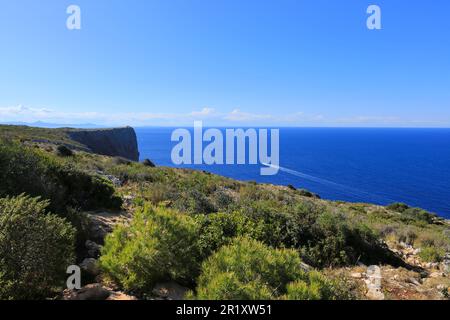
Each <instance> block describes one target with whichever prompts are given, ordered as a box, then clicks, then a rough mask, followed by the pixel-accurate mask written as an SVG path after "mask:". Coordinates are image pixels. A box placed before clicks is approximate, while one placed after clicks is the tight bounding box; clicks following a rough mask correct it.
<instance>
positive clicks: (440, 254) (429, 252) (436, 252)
mask: <svg viewBox="0 0 450 320" xmlns="http://www.w3.org/2000/svg"><path fill="white" fill-rule="evenodd" d="M444 255H445V250H443V249H442V248H437V247H424V248H422V249H421V250H420V252H419V257H420V258H421V259H422V260H423V261H424V262H441V261H442V259H443V258H444Z"/></svg>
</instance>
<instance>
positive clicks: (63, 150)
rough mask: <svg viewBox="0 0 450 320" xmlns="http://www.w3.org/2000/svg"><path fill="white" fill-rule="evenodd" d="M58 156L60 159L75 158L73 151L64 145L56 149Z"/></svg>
mask: <svg viewBox="0 0 450 320" xmlns="http://www.w3.org/2000/svg"><path fill="white" fill-rule="evenodd" d="M56 154H57V155H58V156H60V157H71V156H73V151H72V150H70V149H69V148H67V147H66V146H64V145H60V146H58V147H57V148H56Z"/></svg>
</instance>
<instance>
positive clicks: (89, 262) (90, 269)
mask: <svg viewBox="0 0 450 320" xmlns="http://www.w3.org/2000/svg"><path fill="white" fill-rule="evenodd" d="M80 268H81V270H83V271H85V272H87V273H89V274H90V275H93V276H94V277H95V276H97V275H99V273H100V269H99V267H98V265H97V260H95V259H93V258H86V259H84V260H83V262H82V263H80Z"/></svg>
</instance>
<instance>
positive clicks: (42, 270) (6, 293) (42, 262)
mask: <svg viewBox="0 0 450 320" xmlns="http://www.w3.org/2000/svg"><path fill="white" fill-rule="evenodd" d="M47 206H48V202H47V201H40V200H39V199H38V198H30V197H27V196H23V195H21V196H19V197H17V198H3V199H0V299H40V298H45V297H48V296H49V295H50V294H51V293H52V291H53V290H55V289H58V288H59V287H61V286H62V285H63V283H64V279H65V277H66V268H67V267H68V266H69V265H71V264H73V262H74V239H75V230H74V228H73V227H72V226H71V225H70V223H68V222H67V221H65V220H64V219H62V218H59V217H57V216H55V215H52V214H48V213H47V212H46V207H47Z"/></svg>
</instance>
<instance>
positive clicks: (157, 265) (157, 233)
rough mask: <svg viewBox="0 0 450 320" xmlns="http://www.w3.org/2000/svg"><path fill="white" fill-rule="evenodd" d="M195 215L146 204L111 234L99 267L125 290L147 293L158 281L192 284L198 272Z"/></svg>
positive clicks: (106, 241)
mask: <svg viewBox="0 0 450 320" xmlns="http://www.w3.org/2000/svg"><path fill="white" fill-rule="evenodd" d="M197 237H198V228H197V225H196V223H195V221H194V220H193V218H191V217H189V216H187V215H183V214H180V213H178V212H175V211H171V210H168V209H165V208H154V207H150V206H146V207H144V208H142V209H140V210H138V211H137V212H136V213H135V215H134V217H133V220H132V221H131V222H130V224H129V225H120V226H117V227H116V228H115V229H114V231H113V233H112V234H110V235H108V236H107V238H106V240H105V246H104V248H103V250H102V256H101V258H100V266H101V267H102V268H103V269H104V270H105V271H106V272H107V274H109V275H110V276H111V277H112V278H113V279H114V280H116V281H118V283H119V284H121V285H122V286H123V287H124V288H125V289H127V290H133V291H136V292H141V293H146V292H147V291H149V290H151V289H152V286H153V285H154V284H155V283H156V282H158V281H166V280H174V281H178V282H180V283H182V284H191V283H193V282H194V279H195V277H196V276H197V275H198V270H199V261H198V250H197V241H196V240H197Z"/></svg>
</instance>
